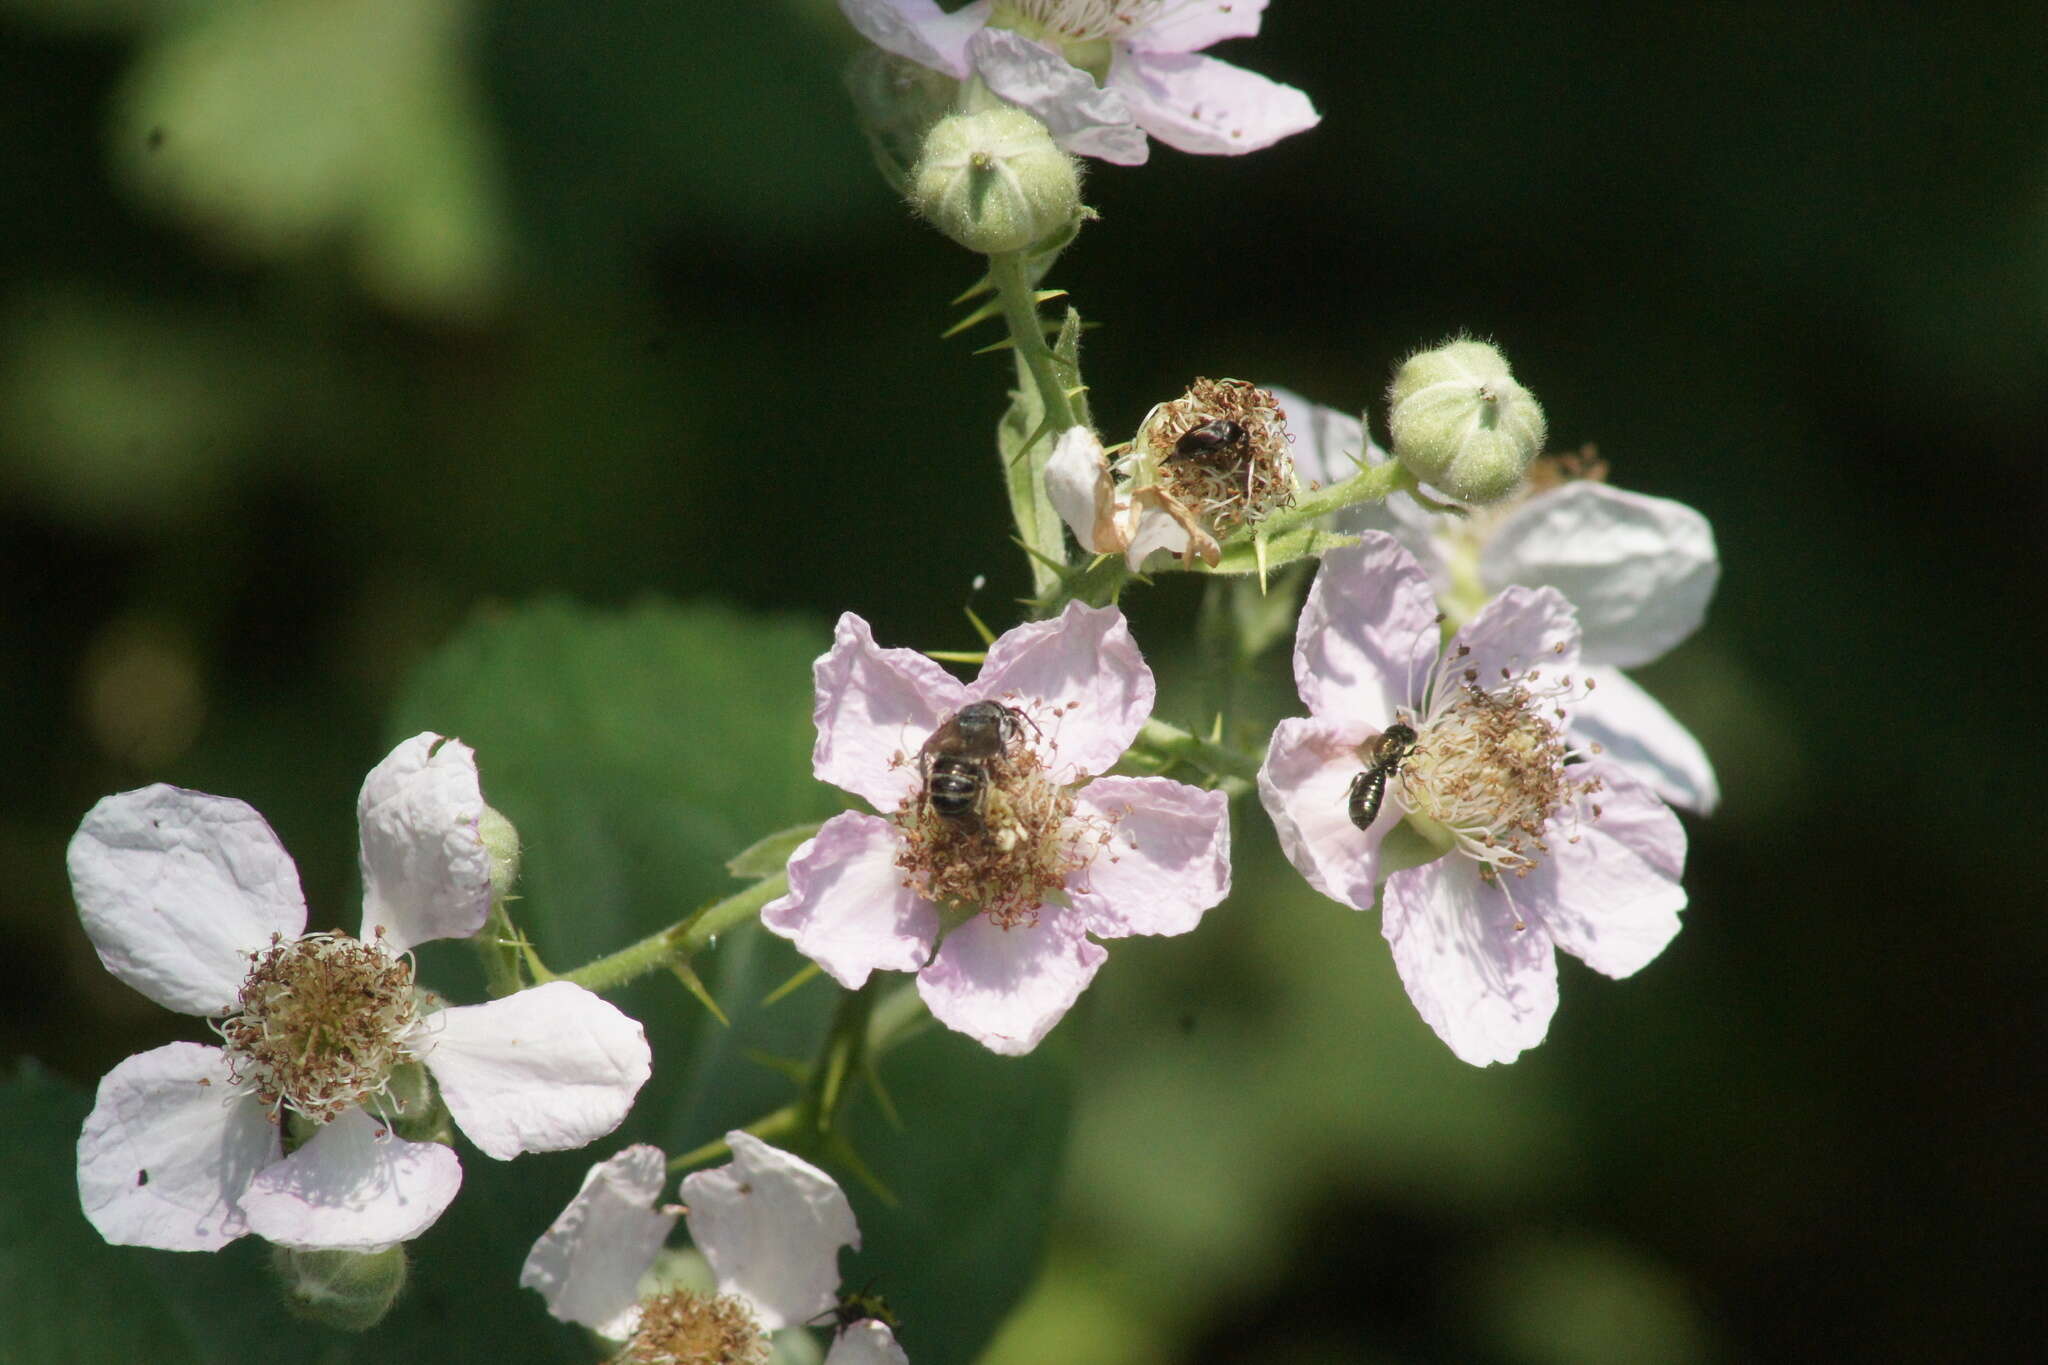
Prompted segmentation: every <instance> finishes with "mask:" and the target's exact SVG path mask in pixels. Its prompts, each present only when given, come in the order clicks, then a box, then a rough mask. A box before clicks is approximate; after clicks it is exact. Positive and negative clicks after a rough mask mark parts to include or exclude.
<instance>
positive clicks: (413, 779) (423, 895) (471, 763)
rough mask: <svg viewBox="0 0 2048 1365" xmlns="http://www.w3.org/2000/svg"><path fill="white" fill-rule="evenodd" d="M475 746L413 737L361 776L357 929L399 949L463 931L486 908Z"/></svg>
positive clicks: (486, 863)
mask: <svg viewBox="0 0 2048 1365" xmlns="http://www.w3.org/2000/svg"><path fill="white" fill-rule="evenodd" d="M483 814H484V796H483V789H482V788H481V787H480V786H479V785H478V782H477V773H476V753H475V751H474V750H472V749H471V748H470V747H469V746H468V745H467V744H464V743H463V742H462V741H461V740H459V739H444V738H442V737H441V736H440V735H436V734H432V733H428V734H420V735H414V736H413V737H412V738H411V739H409V740H407V741H405V742H404V743H403V744H401V745H399V746H398V747H397V748H396V749H393V750H392V751H391V752H390V753H389V754H388V755H386V757H385V759H384V761H383V762H381V763H379V764H378V765H377V766H376V767H374V768H372V769H371V770H370V775H369V776H368V777H366V778H364V779H363V790H362V794H361V795H360V796H358V797H357V799H356V820H357V823H358V825H359V826H360V828H361V850H360V857H361V862H362V869H363V932H362V933H361V935H360V936H359V937H361V938H362V939H364V940H365V941H368V940H372V939H377V938H379V937H380V936H381V939H382V942H383V944H384V946H385V947H387V948H389V949H390V950H391V951H392V952H394V953H403V952H406V951H407V950H408V949H410V948H412V947H413V945H415V944H418V943H425V942H427V941H428V940H430V939H437V938H467V937H469V936H470V935H471V934H474V933H475V932H476V931H477V930H479V929H481V928H483V927H484V921H485V920H486V919H487V918H489V917H490V913H491V859H490V855H489V854H488V853H487V852H485V850H484V841H483V836H482V835H481V834H480V833H479V832H478V830H477V825H478V822H479V821H480V820H482V819H483Z"/></svg>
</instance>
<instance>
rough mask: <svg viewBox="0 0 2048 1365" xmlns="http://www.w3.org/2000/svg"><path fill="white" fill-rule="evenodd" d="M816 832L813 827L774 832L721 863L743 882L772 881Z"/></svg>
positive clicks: (804, 826) (795, 827) (803, 826)
mask: <svg viewBox="0 0 2048 1365" xmlns="http://www.w3.org/2000/svg"><path fill="white" fill-rule="evenodd" d="M817 832H818V827H817V825H815V824H809V825H791V826H790V827H789V828H788V829H778V830H776V831H775V833H773V834H770V835H768V836H766V837H765V838H761V839H756V840H755V841H754V842H753V843H751V844H749V845H747V847H746V848H744V849H742V850H741V851H740V852H738V853H735V854H734V855H733V856H732V857H730V858H727V859H726V860H725V870H726V871H727V872H730V873H732V875H733V876H735V877H738V878H739V879H740V880H741V881H744V882H757V881H760V880H761V878H763V877H772V876H774V875H775V874H776V873H778V872H780V871H782V869H783V868H784V867H786V866H788V864H789V858H790V855H791V854H793V853H795V852H796V850H797V846H798V845H800V844H802V843H803V841H804V840H806V839H808V838H810V837H811V836H812V835H813V834H816V833H817Z"/></svg>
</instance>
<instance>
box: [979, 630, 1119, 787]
mask: <svg viewBox="0 0 2048 1365" xmlns="http://www.w3.org/2000/svg"><path fill="white" fill-rule="evenodd" d="M974 692H975V695H977V696H980V697H985V698H990V699H993V700H997V701H1006V700H1007V701H1009V702H1010V703H1011V704H1012V705H1016V706H1020V707H1023V708H1024V709H1025V710H1026V711H1028V712H1029V713H1030V716H1031V719H1032V720H1033V721H1035V722H1036V723H1037V725H1038V727H1039V730H1040V732H1041V733H1042V734H1043V735H1044V737H1045V739H1046V741H1047V742H1048V744H1049V746H1050V748H1051V750H1052V758H1051V763H1050V768H1051V772H1050V774H1049V776H1050V777H1051V779H1052V781H1054V782H1058V783H1065V782H1071V781H1073V780H1074V778H1075V777H1076V776H1077V775H1078V774H1081V773H1099V772H1102V771H1104V770H1105V769H1107V768H1108V767H1109V766H1110V765H1111V764H1113V763H1115V762H1116V761H1117V760H1118V759H1119V758H1122V757H1123V754H1124V750H1126V749H1128V748H1130V747H1131V741H1132V740H1134V739H1136V738H1137V737H1138V729H1139V727H1140V726H1142V725H1144V723H1145V718H1146V717H1147V716H1150V715H1151V714H1152V693H1153V684H1152V670H1151V669H1150V668H1148V667H1146V665H1145V659H1144V656H1143V655H1141V654H1139V653H1138V643H1137V641H1135V640H1133V639H1132V638H1131V628H1130V625H1129V624H1128V623H1127V622H1125V620H1124V614H1123V613H1122V612H1120V611H1118V610H1117V609H1116V608H1115V607H1089V606H1083V605H1082V604H1081V603H1079V602H1069V603H1067V609H1066V610H1065V611H1063V612H1061V613H1060V614H1059V617H1058V618H1057V619H1056V620H1052V621H1030V622H1027V623H1025V624H1024V625H1021V626H1018V627H1016V628H1015V629H1013V630H1009V631H1005V632H1004V634H1003V636H1002V638H1001V639H999V640H997V641H996V642H995V644H993V645H991V646H990V647H989V651H988V658H987V659H986V660H985V661H984V662H983V663H982V666H981V675H980V676H979V677H977V678H976V679H975V680H974Z"/></svg>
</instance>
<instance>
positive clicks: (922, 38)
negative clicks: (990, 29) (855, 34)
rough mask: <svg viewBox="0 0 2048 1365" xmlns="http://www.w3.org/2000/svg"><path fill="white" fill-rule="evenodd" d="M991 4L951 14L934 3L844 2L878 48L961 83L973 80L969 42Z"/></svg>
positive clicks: (979, 0)
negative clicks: (969, 71) (969, 74)
mask: <svg viewBox="0 0 2048 1365" xmlns="http://www.w3.org/2000/svg"><path fill="white" fill-rule="evenodd" d="M989 3H990V0H976V2H975V3H974V4H971V5H968V6H966V7H965V8H963V9H960V10H956V11H955V12H953V13H952V14H947V13H946V12H945V11H943V10H941V9H940V8H939V7H938V5H937V4H936V3H935V2H934V0H839V8H840V10H841V12H843V13H844V14H845V15H846V17H847V19H848V21H849V22H851V23H852V24H853V26H854V28H856V29H858V30H859V31H860V34H861V36H862V37H864V38H866V39H867V40H868V41H869V42H871V43H873V44H874V45H875V46H877V47H879V48H881V49H882V50H883V51H885V52H893V53H895V54H896V55H897V56H899V57H907V58H909V59H910V60H911V61H913V62H916V63H917V64H918V65H919V66H928V67H931V68H932V69H933V70H935V71H943V72H945V73H946V74H947V75H949V76H953V77H955V78H956V79H957V78H960V77H964V76H965V75H966V74H967V51H966V49H967V39H968V38H969V37H970V36H972V35H973V34H974V33H975V32H977V31H978V30H979V29H980V28H981V26H982V25H983V24H984V23H986V22H987V21H988V11H989Z"/></svg>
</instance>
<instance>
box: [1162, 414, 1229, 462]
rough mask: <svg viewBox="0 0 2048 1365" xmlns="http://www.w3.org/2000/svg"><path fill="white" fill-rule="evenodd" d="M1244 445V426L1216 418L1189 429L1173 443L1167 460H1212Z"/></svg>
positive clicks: (1226, 419)
mask: <svg viewBox="0 0 2048 1365" xmlns="http://www.w3.org/2000/svg"><path fill="white" fill-rule="evenodd" d="M1243 444H1244V425H1243V424H1242V423H1240V422H1234V421H1232V420H1231V419H1230V418H1228V417H1216V418H1212V419H1211V420H1209V421H1207V422H1204V423H1202V425H1200V426H1198V427H1189V428H1188V429H1187V430H1186V431H1184V432H1182V433H1181V438H1180V439H1179V440H1178V441H1175V442H1174V443H1173V454H1171V455H1169V456H1167V457H1166V458H1168V459H1169V460H1213V459H1215V458H1216V457H1217V456H1219V455H1222V454H1223V453H1225V452H1226V451H1229V450H1231V449H1234V448H1235V447H1237V446H1240V445H1243Z"/></svg>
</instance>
